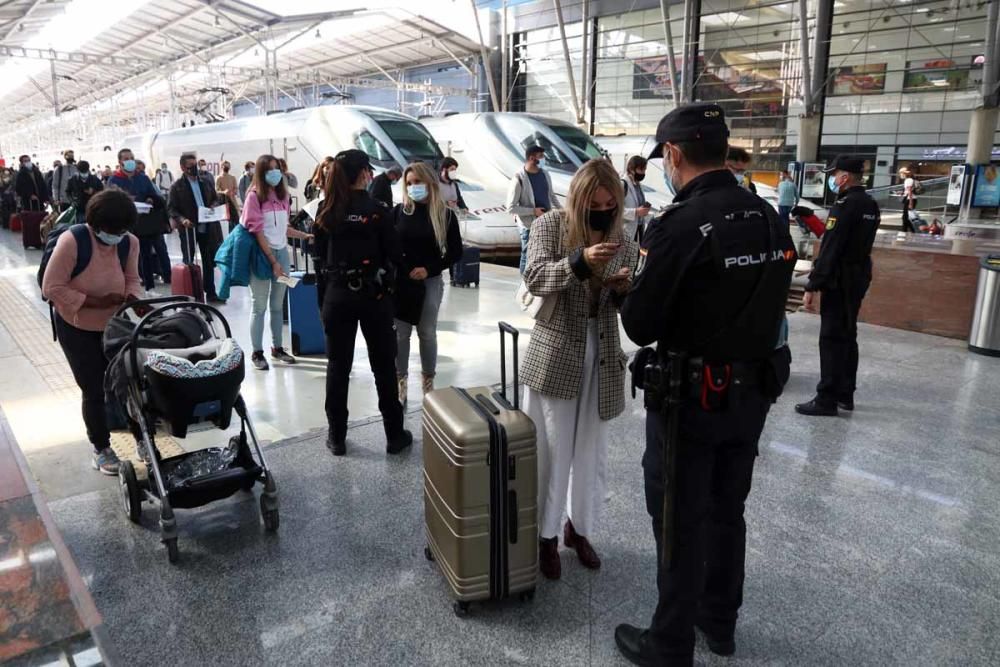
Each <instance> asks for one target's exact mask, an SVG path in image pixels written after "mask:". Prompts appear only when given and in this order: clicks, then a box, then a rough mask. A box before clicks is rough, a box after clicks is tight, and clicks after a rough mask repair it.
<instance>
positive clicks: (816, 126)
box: [795, 114, 823, 162]
mask: <svg viewBox="0 0 1000 667" xmlns="http://www.w3.org/2000/svg"><path fill="white" fill-rule="evenodd" d="M822 123H823V118H822V116H820V115H819V114H815V115H811V116H800V117H799V143H798V146H796V150H795V159H796V160H798V161H799V162H815V161H816V158H817V157H818V154H819V133H820V130H821V129H822Z"/></svg>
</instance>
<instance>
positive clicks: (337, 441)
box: [326, 428, 347, 456]
mask: <svg viewBox="0 0 1000 667" xmlns="http://www.w3.org/2000/svg"><path fill="white" fill-rule="evenodd" d="M326 448H327V449H329V450H330V453H331V454H333V455H334V456H343V455H344V454H346V453H347V429H346V428H330V430H329V431H327V434H326Z"/></svg>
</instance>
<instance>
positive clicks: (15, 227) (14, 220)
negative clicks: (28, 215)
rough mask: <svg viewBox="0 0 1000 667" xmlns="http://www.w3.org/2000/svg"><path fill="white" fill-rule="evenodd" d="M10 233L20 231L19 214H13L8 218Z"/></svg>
mask: <svg viewBox="0 0 1000 667" xmlns="http://www.w3.org/2000/svg"><path fill="white" fill-rule="evenodd" d="M10 231H12V232H19V231H21V214H20V213H14V214H12V215H11V216H10Z"/></svg>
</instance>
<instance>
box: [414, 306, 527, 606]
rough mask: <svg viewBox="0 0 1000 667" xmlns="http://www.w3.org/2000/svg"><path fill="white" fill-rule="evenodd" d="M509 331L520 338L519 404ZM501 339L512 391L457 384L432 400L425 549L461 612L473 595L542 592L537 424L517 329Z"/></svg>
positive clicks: (503, 328) (426, 423) (503, 327)
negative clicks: (522, 379)
mask: <svg viewBox="0 0 1000 667" xmlns="http://www.w3.org/2000/svg"><path fill="white" fill-rule="evenodd" d="M504 332H508V333H510V334H511V336H512V339H513V343H514V387H513V398H514V403H513V405H512V404H511V403H510V402H509V401H508V400H507V373H506V359H505V357H506V353H505V349H504V348H505V339H504ZM500 345H501V354H500V360H501V361H500V363H501V382H502V386H503V390H502V391H500V392H494V391H492V390H491V389H490V388H489V387H474V388H470V389H459V388H456V387H448V388H447V389H438V390H436V391H433V392H431V393H429V394H427V396H425V397H424V406H423V443H424V444H423V457H424V520H425V525H426V533H427V547H426V549H425V551H424V555H425V556H426V557H427V558H428V560H433V561H436V562H437V563H438V565H439V566H440V568H441V572H442V573H443V574H444V576H445V579H446V580H447V581H448V585H449V586H450V587H451V590H452V593H453V594H454V596H455V599H456V602H455V607H454V609H455V613H456V614H457V615H459V616H464V615H465V614H466V613H468V610H469V604H470V603H471V602H475V601H481V600H501V599H504V598H507V597H511V596H515V595H517V596H519V597H520V598H521V600H522V601H524V600H530V599H532V598H533V597H534V593H535V582H536V577H537V571H538V518H537V512H538V469H537V466H538V459H537V451H536V448H535V425H534V423H533V422H532V421H531V419H530V418H529V417H528V416H527V415H526V414H524V413H523V412H522V411H521V410H520V409H519V402H518V398H517V389H518V375H517V330H516V329H514V328H513V327H512V326H510V325H509V324H506V323H504V322H501V323H500Z"/></svg>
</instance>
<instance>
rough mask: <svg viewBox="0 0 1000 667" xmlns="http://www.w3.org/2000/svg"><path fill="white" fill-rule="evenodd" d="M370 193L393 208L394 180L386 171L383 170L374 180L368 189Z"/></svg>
mask: <svg viewBox="0 0 1000 667" xmlns="http://www.w3.org/2000/svg"><path fill="white" fill-rule="evenodd" d="M368 192H369V194H371V196H372V198H373V199H376V200H377V201H380V202H382V203H383V204H385V205H386V206H388V207H389V208H392V182H391V181H390V180H389V176H388V174H387V173H386V172H384V171H383V172H382V173H381V174H379V175H378V176H376V177H375V178H374V180H372V184H371V186H370V187H369V189H368Z"/></svg>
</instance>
